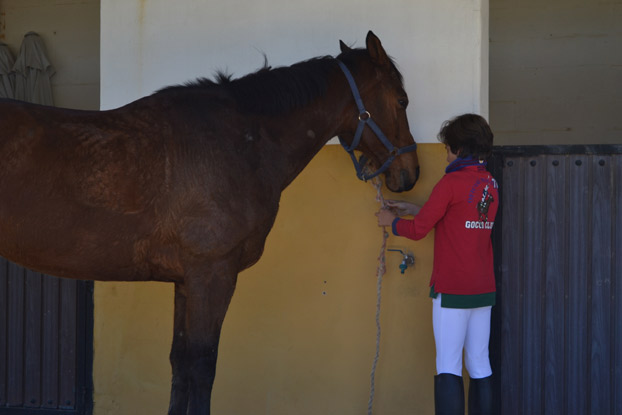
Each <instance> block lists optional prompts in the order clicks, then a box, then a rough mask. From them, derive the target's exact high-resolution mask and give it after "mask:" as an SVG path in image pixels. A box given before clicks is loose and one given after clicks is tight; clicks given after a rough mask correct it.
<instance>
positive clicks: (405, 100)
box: [397, 98, 408, 108]
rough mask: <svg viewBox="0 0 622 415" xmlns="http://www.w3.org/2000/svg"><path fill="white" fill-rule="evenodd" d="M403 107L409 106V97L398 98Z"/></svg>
mask: <svg viewBox="0 0 622 415" xmlns="http://www.w3.org/2000/svg"><path fill="white" fill-rule="evenodd" d="M397 102H398V103H399V104H400V106H401V107H402V108H406V107H407V106H408V98H400V99H398V100H397Z"/></svg>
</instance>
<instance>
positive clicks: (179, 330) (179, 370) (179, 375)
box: [168, 283, 188, 415]
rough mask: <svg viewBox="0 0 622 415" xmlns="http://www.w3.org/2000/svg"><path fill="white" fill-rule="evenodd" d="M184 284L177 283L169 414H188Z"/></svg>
mask: <svg viewBox="0 0 622 415" xmlns="http://www.w3.org/2000/svg"><path fill="white" fill-rule="evenodd" d="M184 291H185V290H184V286H183V285H182V284H179V283H176V284H175V319H174V323H173V346H172V348H171V355H170V360H171V367H172V369H173V381H172V385H171V401H170V404H169V408H168V414H169V415H186V412H187V411H188V378H187V372H188V365H187V363H186V358H185V356H186V336H185V325H186V322H185V320H186V294H185V292H184Z"/></svg>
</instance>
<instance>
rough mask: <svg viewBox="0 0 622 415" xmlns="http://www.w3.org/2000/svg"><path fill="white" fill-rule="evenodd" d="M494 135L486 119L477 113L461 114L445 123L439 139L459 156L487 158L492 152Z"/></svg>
mask: <svg viewBox="0 0 622 415" xmlns="http://www.w3.org/2000/svg"><path fill="white" fill-rule="evenodd" d="M493 137H494V135H493V134H492V130H491V129H490V126H489V125H488V123H487V122H486V120H485V119H484V118H483V117H482V116H480V115H477V114H464V115H459V116H457V117H455V118H452V119H451V120H447V121H445V122H444V123H443V126H442V127H441V131H440V132H439V133H438V140H439V141H440V142H441V143H443V144H445V145H447V146H449V148H450V150H451V152H452V153H454V154H457V155H458V157H462V158H464V157H473V158H475V159H479V160H485V159H487V158H488V157H490V155H491V154H492V141H493Z"/></svg>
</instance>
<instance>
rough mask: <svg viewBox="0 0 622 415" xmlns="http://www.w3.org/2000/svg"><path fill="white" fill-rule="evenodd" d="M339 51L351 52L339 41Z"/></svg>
mask: <svg viewBox="0 0 622 415" xmlns="http://www.w3.org/2000/svg"><path fill="white" fill-rule="evenodd" d="M339 49H341V53H345V52H349V51H351V50H352V49H350V48H349V47H348V45H346V44H345V43H343V40H340V41H339Z"/></svg>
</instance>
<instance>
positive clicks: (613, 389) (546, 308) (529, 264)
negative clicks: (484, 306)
mask: <svg viewBox="0 0 622 415" xmlns="http://www.w3.org/2000/svg"><path fill="white" fill-rule="evenodd" d="M491 164H492V166H491V167H492V170H493V174H494V175H495V176H496V178H497V180H498V181H499V183H500V184H501V186H500V190H501V215H500V217H498V219H500V221H498V222H497V226H495V232H494V235H493V238H494V243H495V249H496V251H495V255H496V258H495V263H496V273H497V290H498V304H497V306H496V307H494V308H493V310H494V311H493V333H492V337H491V356H492V359H493V365H494V366H495V367H494V370H495V376H496V380H497V384H498V385H499V391H498V394H497V396H498V397H499V402H498V405H499V408H500V409H501V413H502V414H504V415H510V414H529V415H539V414H542V415H545V414H546V415H554V414H560V415H585V414H598V415H604V414H607V415H614V414H622V301H621V300H622V146H617V145H606V146H561V147H558V146H555V147H548V146H530V147H499V148H497V149H496V150H495V156H494V160H493V163H491ZM499 225H500V226H499Z"/></svg>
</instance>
